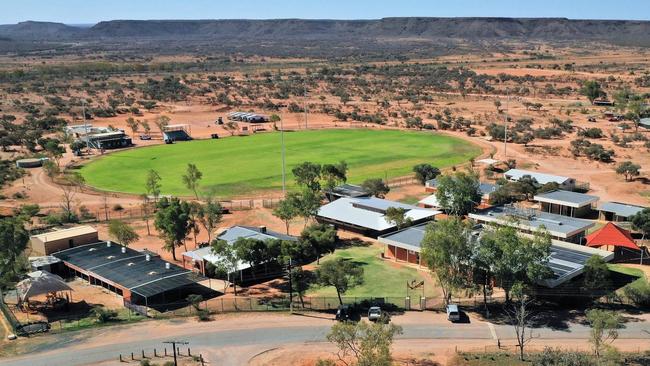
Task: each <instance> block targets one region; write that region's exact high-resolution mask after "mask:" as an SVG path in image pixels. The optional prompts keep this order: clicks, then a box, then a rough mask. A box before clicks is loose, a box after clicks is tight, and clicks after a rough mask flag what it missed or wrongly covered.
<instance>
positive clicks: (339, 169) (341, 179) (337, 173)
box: [321, 161, 348, 190]
mask: <svg viewBox="0 0 650 366" xmlns="http://www.w3.org/2000/svg"><path fill="white" fill-rule="evenodd" d="M347 174H348V164H347V163H346V162H345V161H340V162H339V163H338V164H325V165H323V167H322V169H321V176H322V178H323V179H325V189H326V190H332V189H334V187H336V186H338V185H339V184H342V183H345V182H346V181H347V180H348V178H347Z"/></svg>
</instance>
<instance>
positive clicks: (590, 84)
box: [580, 80, 607, 104]
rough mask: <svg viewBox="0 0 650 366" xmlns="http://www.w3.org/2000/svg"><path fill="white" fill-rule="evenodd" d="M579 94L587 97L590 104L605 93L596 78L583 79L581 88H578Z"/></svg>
mask: <svg viewBox="0 0 650 366" xmlns="http://www.w3.org/2000/svg"><path fill="white" fill-rule="evenodd" d="M580 94H582V95H584V96H585V97H587V99H589V102H591V104H593V103H594V100H596V99H598V98H601V97H604V96H606V95H607V94H606V93H605V92H604V91H603V89H602V88H601V87H600V84H599V83H598V82H597V81H596V80H587V81H585V82H584V83H583V84H582V88H580Z"/></svg>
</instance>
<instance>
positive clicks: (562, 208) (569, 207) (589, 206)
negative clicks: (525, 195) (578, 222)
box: [533, 189, 598, 217]
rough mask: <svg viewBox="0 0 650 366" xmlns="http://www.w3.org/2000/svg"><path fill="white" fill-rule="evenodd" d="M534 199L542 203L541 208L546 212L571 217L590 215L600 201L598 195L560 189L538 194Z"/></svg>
mask: <svg viewBox="0 0 650 366" xmlns="http://www.w3.org/2000/svg"><path fill="white" fill-rule="evenodd" d="M533 199H534V200H535V201H537V202H539V203H540V205H541V210H542V211H544V212H548V213H554V214H558V215H563V216H571V217H585V216H587V215H589V214H590V213H591V212H592V211H593V207H594V205H595V203H596V202H598V197H597V196H591V195H588V194H584V193H578V192H571V191H563V190H559V189H558V190H555V191H551V192H546V193H540V194H537V195H535V197H534V198H533Z"/></svg>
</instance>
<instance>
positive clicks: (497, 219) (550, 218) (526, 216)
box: [469, 205, 594, 244]
mask: <svg viewBox="0 0 650 366" xmlns="http://www.w3.org/2000/svg"><path fill="white" fill-rule="evenodd" d="M469 217H470V218H471V219H474V220H476V221H477V222H479V223H482V224H489V223H495V224H497V225H508V226H514V227H516V228H517V229H518V230H519V231H521V232H523V233H527V234H532V233H534V232H535V231H537V230H539V229H540V228H542V227H544V228H545V229H546V230H547V231H548V232H549V234H550V235H551V236H552V237H553V239H556V240H561V241H566V242H570V243H576V244H582V241H583V239H584V237H585V235H586V232H587V230H588V229H589V228H591V227H593V226H594V223H593V222H591V221H587V220H581V219H576V218H573V217H568V216H562V215H557V214H552V213H548V212H542V211H539V210H534V209H530V208H520V207H515V206H512V205H506V206H495V207H491V208H488V209H485V210H481V211H477V212H474V213H470V214H469Z"/></svg>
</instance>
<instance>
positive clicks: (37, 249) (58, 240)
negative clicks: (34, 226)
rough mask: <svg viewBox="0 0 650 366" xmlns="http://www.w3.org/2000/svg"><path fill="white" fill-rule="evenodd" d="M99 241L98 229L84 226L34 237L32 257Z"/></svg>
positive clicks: (31, 244) (31, 245)
mask: <svg viewBox="0 0 650 366" xmlns="http://www.w3.org/2000/svg"><path fill="white" fill-rule="evenodd" d="M98 241H99V235H98V234H97V229H95V228H93V227H92V226H87V225H84V226H75V227H71V228H68V229H61V230H55V231H51V232H47V233H43V234H38V235H33V236H32V237H31V238H30V240H29V243H30V247H31V249H32V255H34V256H44V255H50V254H52V253H55V252H58V251H61V250H64V249H69V248H73V247H76V246H79V245H84V244H91V243H97V242H98Z"/></svg>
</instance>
